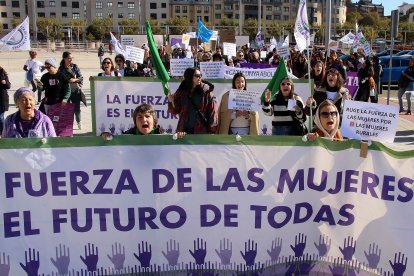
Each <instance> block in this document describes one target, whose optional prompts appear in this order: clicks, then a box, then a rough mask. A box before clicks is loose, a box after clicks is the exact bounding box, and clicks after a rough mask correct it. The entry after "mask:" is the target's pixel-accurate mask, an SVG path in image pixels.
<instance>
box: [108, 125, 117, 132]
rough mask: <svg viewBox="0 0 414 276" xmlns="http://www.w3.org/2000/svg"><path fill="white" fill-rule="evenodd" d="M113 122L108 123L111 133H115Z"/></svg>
mask: <svg viewBox="0 0 414 276" xmlns="http://www.w3.org/2000/svg"><path fill="white" fill-rule="evenodd" d="M115 129H116V128H115V124H114V123H110V124H109V130H110V131H111V133H112V134H115Z"/></svg>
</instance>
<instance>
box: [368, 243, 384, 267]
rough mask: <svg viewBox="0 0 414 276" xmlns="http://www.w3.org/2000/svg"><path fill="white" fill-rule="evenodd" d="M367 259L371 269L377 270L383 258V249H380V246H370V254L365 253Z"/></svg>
mask: <svg viewBox="0 0 414 276" xmlns="http://www.w3.org/2000/svg"><path fill="white" fill-rule="evenodd" d="M364 254H365V257H366V258H367V260H368V267H369V268H377V267H378V263H379V261H380V258H381V249H378V244H375V243H373V244H370V245H369V249H368V253H367V252H366V251H364Z"/></svg>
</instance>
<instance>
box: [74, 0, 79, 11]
mask: <svg viewBox="0 0 414 276" xmlns="http://www.w3.org/2000/svg"><path fill="white" fill-rule="evenodd" d="M72 9H79V2H78V1H73V2H72Z"/></svg>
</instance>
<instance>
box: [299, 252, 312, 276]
mask: <svg viewBox="0 0 414 276" xmlns="http://www.w3.org/2000/svg"><path fill="white" fill-rule="evenodd" d="M315 265H316V264H315V261H314V260H313V259H312V256H311V255H309V254H308V253H306V254H305V255H303V256H302V257H301V258H300V263H299V275H308V274H309V272H310V271H311V270H312V269H313V268H314V266H315Z"/></svg>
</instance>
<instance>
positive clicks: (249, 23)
mask: <svg viewBox="0 0 414 276" xmlns="http://www.w3.org/2000/svg"><path fill="white" fill-rule="evenodd" d="M257 26H258V23H257V20H256V19H255V18H251V17H250V18H248V19H247V20H246V21H244V27H243V34H244V35H248V36H249V39H254V38H255V37H256V34H257V32H258V29H257V28H258V27H257Z"/></svg>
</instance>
